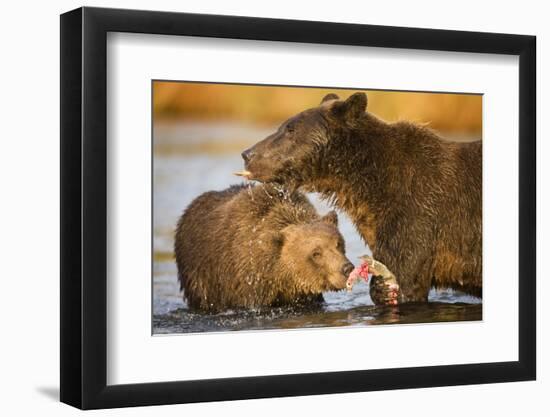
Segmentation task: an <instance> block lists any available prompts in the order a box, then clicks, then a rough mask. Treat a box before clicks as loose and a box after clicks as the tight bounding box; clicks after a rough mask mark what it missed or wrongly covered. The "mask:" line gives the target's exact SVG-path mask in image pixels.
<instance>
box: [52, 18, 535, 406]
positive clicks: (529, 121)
mask: <svg viewBox="0 0 550 417" xmlns="http://www.w3.org/2000/svg"><path fill="white" fill-rule="evenodd" d="M108 32H131V33H147V34H162V35H173V36H178V35H185V36H198V37H214V38H234V39H253V40H265V41H285V42H304V43H317V44H332V45H355V46H371V47H383V48H404V49H421V50H440V51H456V52H476V53H490V54H507V55H516V56H519V103H518V111H519V132H518V137H519V155H518V157H519V253H518V256H519V265H520V270H519V276H520V280H519V294H518V297H519V321H518V323H519V329H518V331H519V360H518V361H515V362H497V363H477V364H468V365H446V366H427V367H413V368H400V369H376V370H358V371H345V372H326V373H309V374H293V375H273V376H256V377H240V378H225V379H209V380H199V381H176V382H162V383H142V384H132V385H112V386H109V385H107V383H106V375H107V343H106V342H107V340H106V329H107V311H106V307H107V305H106V299H107V285H106V282H107V272H106V271H107V262H106V258H107V253H106V244H107V180H108V178H107V163H106V162H107V133H106V132H107V131H106V127H107V111H106V93H107V87H106V85H107V72H106V55H107V54H106V46H107V33H108ZM535 51H536V38H535V37H534V36H524V35H510V34H495V33H481V32H461V31H448V30H432V29H415V28H403V27H387V26H372V25H358V24H341V23H322V22H312V21H295V20H279V19H265V18H251V17H234V16H217V15H199V14H186V13H171V12H152V11H136V10H120V9H102V8H88V7H84V8H80V9H77V10H73V11H70V12H67V13H65V14H63V15H61V53H60V56H61V310H60V314H61V401H62V402H64V403H67V404H70V405H73V406H75V407H79V408H82V409H93V408H111V407H123V406H141V405H155V404H174V403H190V402H201V401H219V400H237V399H250V398H264V397H282V396H298V395H313V394H329V393H344V392H357V391H376V390H388V389H402V388H421V387H435V386H449V385H463V384H482V383H496V382H507V381H525V380H533V379H535V378H536V314H535V313H536V297H535V291H536V282H535V281H536V262H535V261H536V176H535V174H536V145H535V134H536V131H535V122H536V120H535V117H536V116H535V108H536V92H535V87H536V81H535V80H536V77H535V75H536V73H535V67H536V65H535V62H536V55H535V54H536V52H535Z"/></svg>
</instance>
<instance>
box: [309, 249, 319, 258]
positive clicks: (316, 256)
mask: <svg viewBox="0 0 550 417" xmlns="http://www.w3.org/2000/svg"><path fill="white" fill-rule="evenodd" d="M311 256H312V257H313V259H319V258H320V257H321V251H320V250H316V251H314V252H313V254H312V255H311Z"/></svg>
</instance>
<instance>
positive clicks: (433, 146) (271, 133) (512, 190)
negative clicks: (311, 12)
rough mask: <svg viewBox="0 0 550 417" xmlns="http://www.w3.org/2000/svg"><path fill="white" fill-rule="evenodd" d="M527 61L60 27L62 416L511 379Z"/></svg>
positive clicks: (226, 22)
mask: <svg viewBox="0 0 550 417" xmlns="http://www.w3.org/2000/svg"><path fill="white" fill-rule="evenodd" d="M535 42H536V41H535V37H533V36H525V35H509V34H493V33H475V32H458V31H446V30H431V29H416V28H398V27H385V26H372V25H355V24H340V23H326V22H311V21H292V20H276V19H264V18H251V17H236V16H215V15H197V14H185V13H168V12H151V11H135V10H118V9H100V8H87V7H85V8H80V9H77V10H74V11H71V12H68V13H65V14H63V15H62V16H61V401H63V402H65V403H67V404H70V405H73V406H75V407H79V408H82V409H91V408H111V407H124V406H138V405H155V404H173V403H188V402H200V401H219V400H234V399H248V398H265V397H277V396H297V395H314V394H327V393H344V392H357V391H373V390H387V389H400V388H418V387H434V386H445V385H462V384H480V383H495V382H506V381H523V380H533V379H535V377H536V348H535V346H536V321H535V320H536V317H535V311H536V304H535V300H536V297H535V291H536V268H535V253H536V250H535V249H536V204H535V202H536V191H535V171H536V169H535V168H536V167H535V162H536V157H535V156H536V148H535V105H536V95H535Z"/></svg>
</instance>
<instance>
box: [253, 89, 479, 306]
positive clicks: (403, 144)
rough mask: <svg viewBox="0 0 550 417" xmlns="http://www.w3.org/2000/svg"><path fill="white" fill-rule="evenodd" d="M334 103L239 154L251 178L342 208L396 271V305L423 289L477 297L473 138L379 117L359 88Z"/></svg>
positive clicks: (419, 296)
mask: <svg viewBox="0 0 550 417" xmlns="http://www.w3.org/2000/svg"><path fill="white" fill-rule="evenodd" d="M334 99H335V96H333V97H327V99H326V100H324V103H323V104H322V105H321V106H320V107H317V108H314V109H310V110H306V111H304V112H302V113H300V114H298V115H296V116H294V117H293V118H291V119H289V120H288V121H286V122H285V123H283V125H282V126H281V128H280V129H279V130H278V131H277V132H276V133H274V134H273V135H271V136H269V137H268V138H266V139H265V140H263V141H261V142H259V143H258V144H256V145H255V146H254V147H252V148H251V149H250V150H247V151H245V153H244V157H245V160H247V163H246V166H247V169H248V170H250V171H251V172H252V178H255V179H258V180H260V181H264V182H268V181H275V182H279V183H285V184H288V185H291V186H293V187H298V186H301V187H303V188H304V189H305V190H307V191H316V192H319V193H320V194H321V195H322V196H323V197H324V198H325V199H327V200H329V201H330V202H332V203H333V204H335V205H336V206H337V207H339V208H341V209H342V210H344V211H345V212H346V213H347V214H348V215H349V216H350V218H351V219H352V220H353V222H354V223H355V225H356V227H357V230H358V231H359V233H360V234H361V236H362V237H363V239H364V240H365V242H366V243H367V244H368V245H369V247H370V248H371V250H372V252H373V256H374V258H375V259H377V260H380V261H381V262H383V263H384V264H386V265H387V267H388V268H389V269H390V270H391V271H393V272H394V274H395V275H396V277H397V280H398V282H399V285H400V288H401V291H400V295H399V301H400V302H408V301H427V297H428V292H429V290H430V288H431V287H436V288H453V289H457V290H461V291H464V292H466V293H469V294H472V295H475V296H479V297H481V295H482V253H481V252H482V239H481V234H482V218H481V207H482V195H481V187H482V184H481V181H482V170H481V163H482V144H481V141H476V142H470V143H457V142H450V141H446V140H443V139H442V138H441V137H440V136H439V135H438V134H437V133H435V132H434V131H432V130H430V129H428V128H427V127H423V126H418V125H416V124H413V123H409V122H397V123H386V122H384V121H382V120H380V119H379V118H377V117H376V116H374V115H372V114H370V113H367V112H365V109H366V96H365V95H364V94H362V93H358V94H355V95H353V96H351V97H350V98H349V99H348V100H346V101H341V100H334ZM288 126H290V128H289V127H288ZM247 152H248V154H247ZM282 155H284V156H282Z"/></svg>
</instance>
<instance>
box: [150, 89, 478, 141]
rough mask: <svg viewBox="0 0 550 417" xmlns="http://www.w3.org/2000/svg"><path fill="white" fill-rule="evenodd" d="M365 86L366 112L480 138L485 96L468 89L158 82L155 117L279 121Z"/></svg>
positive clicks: (154, 96) (169, 119) (258, 121)
mask: <svg viewBox="0 0 550 417" xmlns="http://www.w3.org/2000/svg"><path fill="white" fill-rule="evenodd" d="M357 91H364V92H365V93H367V96H368V111H369V112H371V113H373V114H375V115H377V116H378V117H380V118H382V119H384V120H386V121H389V122H392V121H398V120H410V121H414V122H418V123H426V124H428V125H429V126H430V127H432V128H434V129H436V130H439V131H441V132H445V133H447V134H453V135H467V136H477V137H478V138H481V127H482V96H481V95H470V94H443V93H416V92H400V91H373V90H346V89H323V88H301V87H269V86H248V85H235V84H205V83H188V82H166V81H155V82H154V85H153V111H154V117H155V120H156V121H175V120H182V119H183V120H189V119H192V120H203V121H210V120H219V121H222V120H223V121H227V120H231V121H240V122H246V123H254V124H271V125H272V124H278V123H280V122H282V121H284V120H285V119H287V118H288V117H290V116H292V115H294V114H296V113H298V112H300V111H302V110H305V109H307V108H311V107H315V106H317V105H318V104H319V103H320V102H321V99H322V98H323V97H324V96H325V95H326V94H328V93H335V94H338V96H340V98H344V99H345V98H347V97H348V96H349V95H351V94H353V93H355V92H357Z"/></svg>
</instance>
